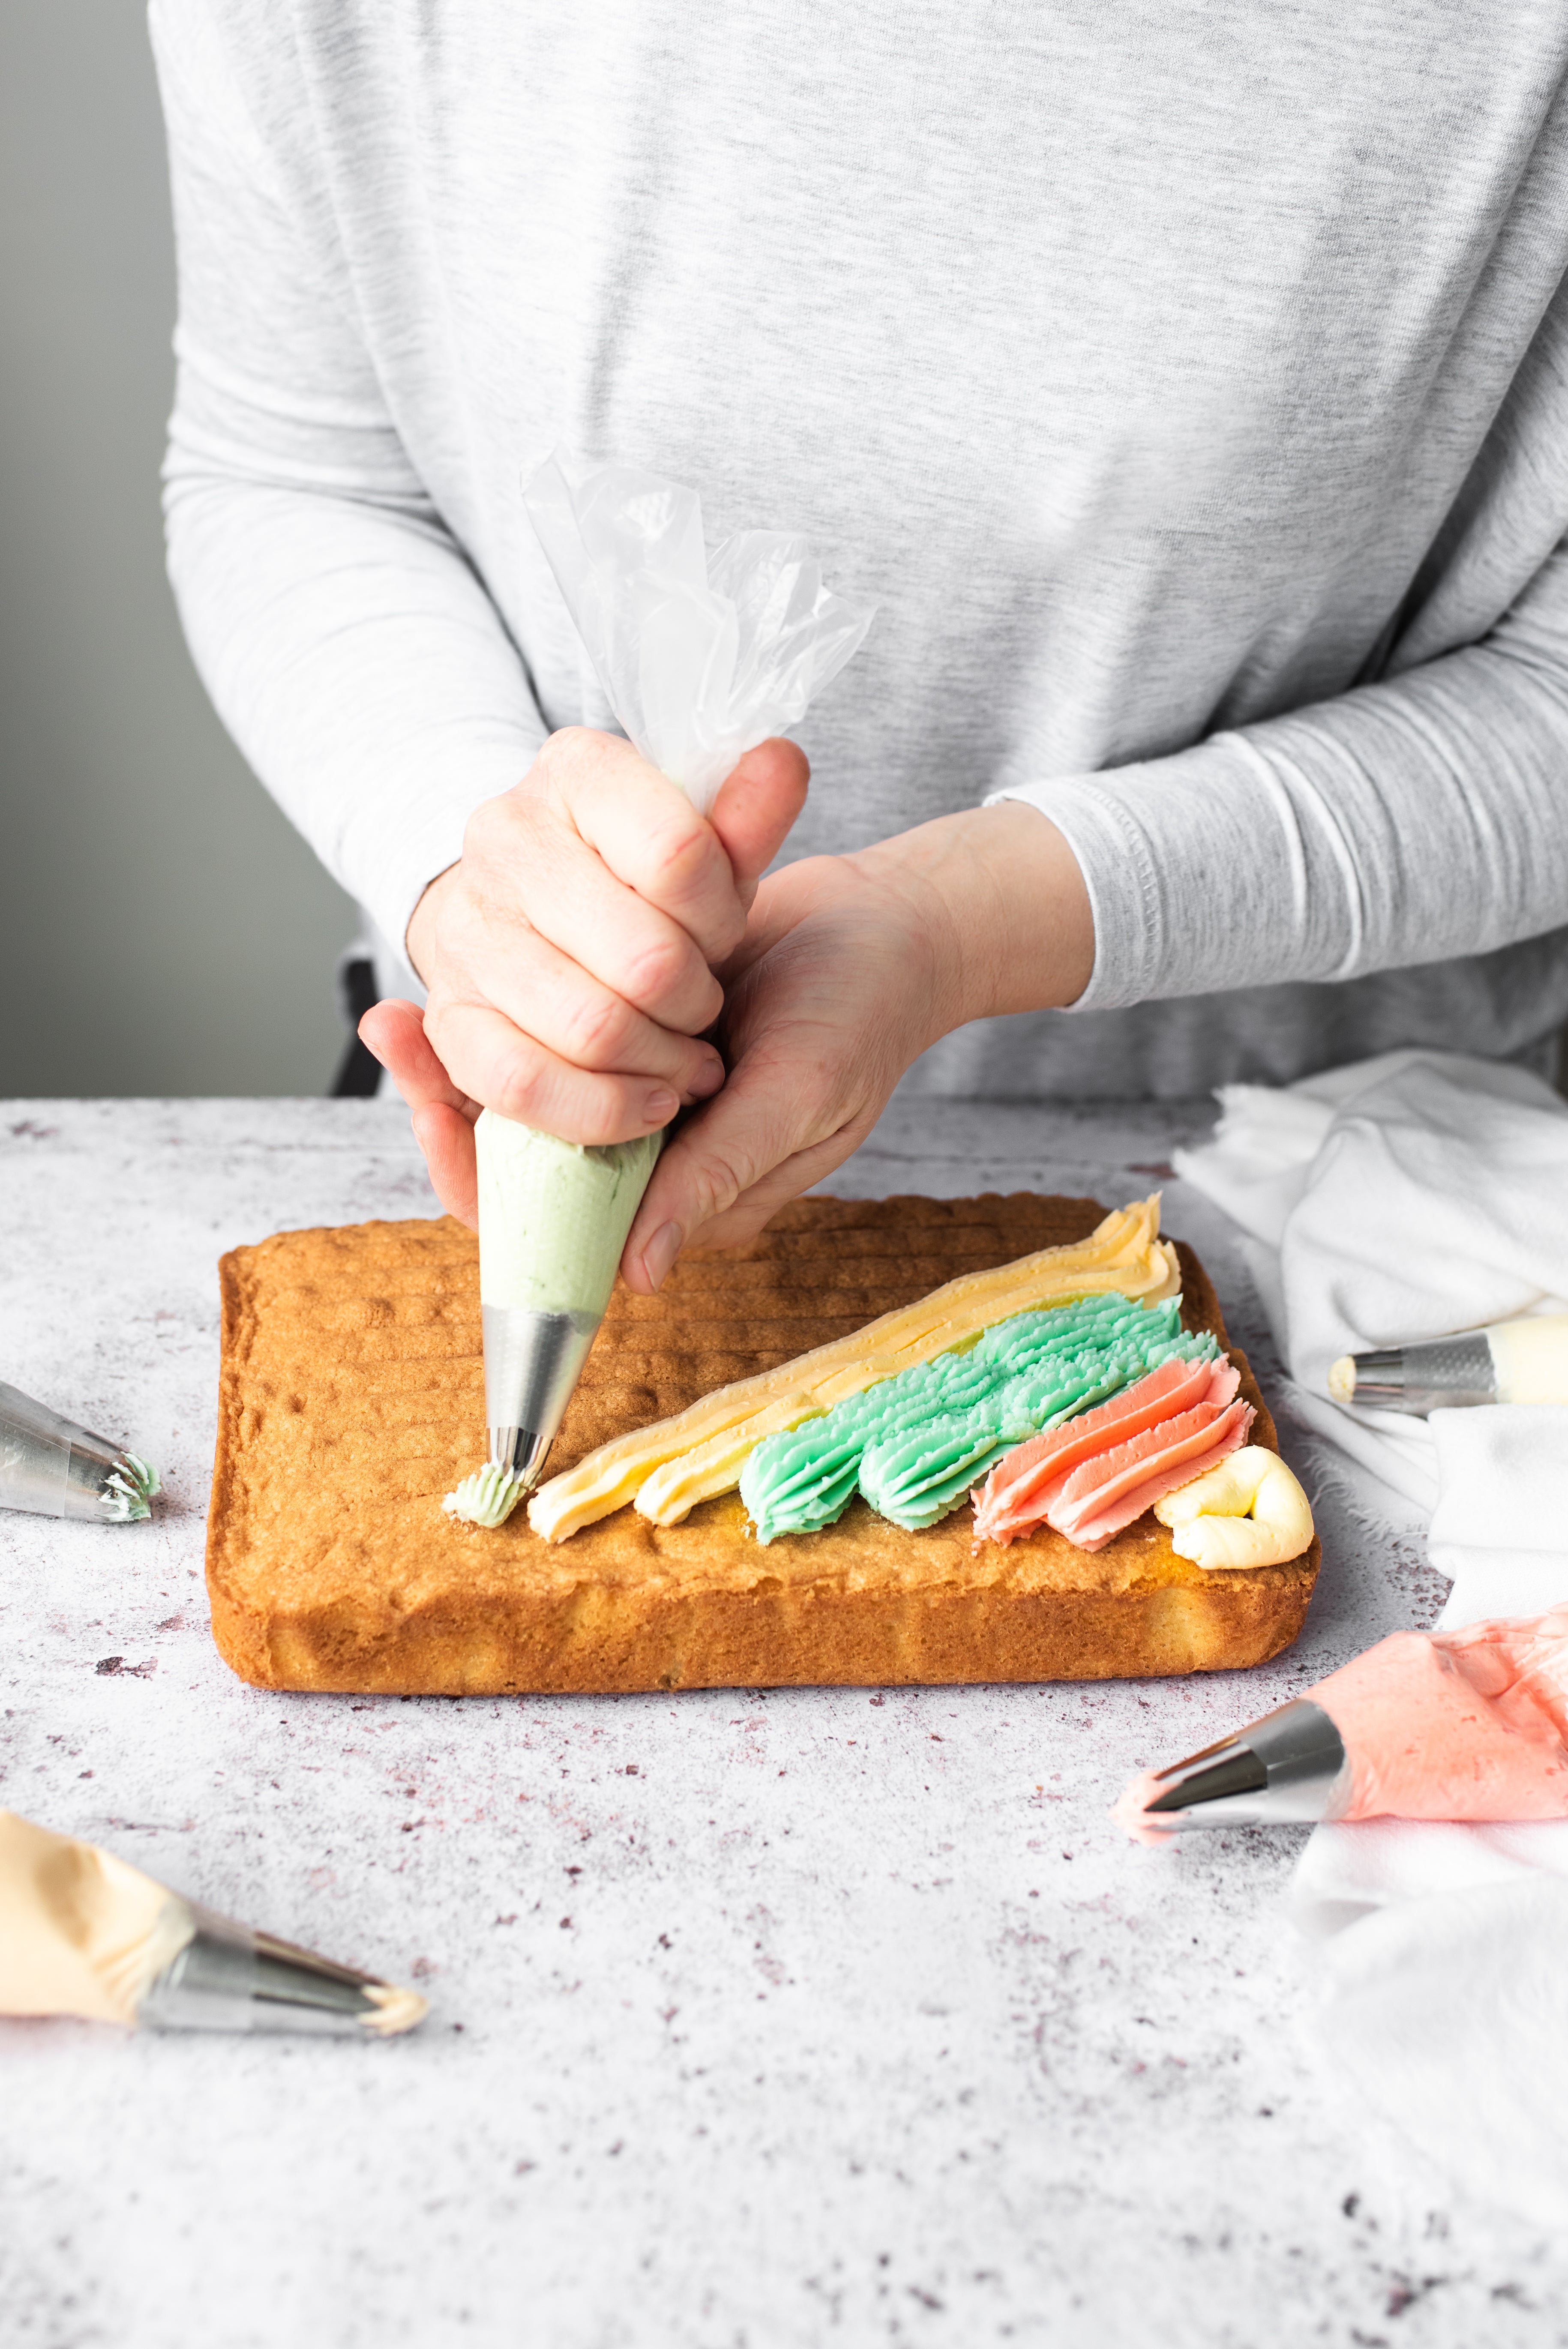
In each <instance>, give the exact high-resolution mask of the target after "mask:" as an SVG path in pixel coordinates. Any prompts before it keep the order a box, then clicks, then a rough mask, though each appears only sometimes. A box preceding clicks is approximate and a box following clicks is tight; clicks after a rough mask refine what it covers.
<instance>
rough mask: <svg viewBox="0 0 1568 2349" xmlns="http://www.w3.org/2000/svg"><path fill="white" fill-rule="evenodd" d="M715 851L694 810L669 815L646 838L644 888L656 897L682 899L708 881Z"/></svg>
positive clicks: (710, 838) (687, 809) (716, 849)
mask: <svg viewBox="0 0 1568 2349" xmlns="http://www.w3.org/2000/svg"><path fill="white" fill-rule="evenodd" d="M718 848H719V843H718V842H717V840H716V839H715V838H714V835H713V833H711V831H710V830H709V828H708V826H707V824H705V823H703V821H702V819H701V816H700V815H699V814H698V813H697V811H696V810H695V808H682V809H680V810H679V811H675V812H671V813H670V814H669V815H667V816H666V817H665V818H664V820H663V821H662V823H659V824H657V825H656V826H655V827H654V829H653V831H652V832H651V833H650V834H649V839H648V842H647V845H646V849H645V852H644V855H645V878H644V885H645V886H646V887H647V888H648V889H649V891H650V892H651V893H652V894H653V895H656V896H660V897H664V896H675V897H680V896H685V895H687V894H688V892H690V891H691V889H693V888H695V887H697V886H698V885H699V884H700V883H701V882H702V881H703V880H705V879H706V878H707V877H708V874H709V872H710V869H711V865H712V863H713V859H714V857H715V855H716V854H718Z"/></svg>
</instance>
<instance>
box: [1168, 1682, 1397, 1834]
mask: <svg viewBox="0 0 1568 2349" xmlns="http://www.w3.org/2000/svg"><path fill="white" fill-rule="evenodd" d="M1142 1783H1143V1785H1154V1786H1157V1787H1158V1789H1159V1792H1158V1794H1154V1795H1149V1796H1147V1799H1146V1800H1145V1801H1144V1803H1143V1804H1142V1806H1141V1807H1140V1811H1139V1816H1140V1817H1141V1818H1142V1819H1144V1820H1147V1823H1148V1825H1149V1826H1150V1827H1154V1828H1157V1829H1158V1831H1159V1832H1160V1833H1161V1834H1176V1835H1182V1834H1186V1833H1187V1832H1188V1831H1189V1830H1190V1829H1193V1828H1197V1827H1226V1826H1293V1825H1296V1824H1300V1823H1303V1822H1310V1823H1315V1822H1316V1821H1317V1820H1319V1819H1332V1818H1336V1817H1338V1816H1339V1814H1340V1812H1341V1811H1342V1810H1343V1808H1344V1806H1345V1803H1346V1802H1348V1800H1349V1797H1350V1763H1349V1758H1348V1756H1347V1755H1346V1754H1345V1740H1344V1739H1343V1738H1342V1737H1341V1735H1340V1733H1339V1732H1338V1730H1337V1729H1336V1728H1335V1727H1334V1723H1333V1722H1332V1721H1331V1720H1330V1718H1329V1716H1328V1714H1327V1713H1325V1712H1324V1709H1323V1707H1322V1705H1320V1704H1314V1703H1313V1702H1312V1700H1311V1698H1310V1697H1296V1698H1294V1699H1293V1701H1292V1702H1290V1703H1289V1704H1282V1705H1281V1706H1280V1707H1279V1709H1278V1711H1277V1712H1274V1713H1264V1714H1263V1716H1262V1719H1261V1720H1259V1721H1254V1722H1250V1723H1248V1725H1247V1727H1246V1728H1245V1729H1239V1730H1237V1731H1236V1732H1235V1733H1234V1734H1233V1735H1231V1736H1230V1737H1222V1738H1220V1742H1219V1743H1218V1744H1215V1745H1206V1746H1205V1747H1204V1748H1203V1750H1202V1752H1201V1753H1199V1754H1189V1755H1188V1757H1187V1759H1186V1761H1185V1762H1174V1763H1172V1764H1171V1765H1170V1767H1169V1769H1168V1770H1158V1771H1156V1772H1155V1773H1154V1774H1153V1776H1152V1778H1151V1779H1149V1780H1146V1781H1144V1782H1142ZM1124 1824H1127V1825H1133V1824H1135V1822H1134V1821H1132V1820H1131V1819H1125V1820H1124Z"/></svg>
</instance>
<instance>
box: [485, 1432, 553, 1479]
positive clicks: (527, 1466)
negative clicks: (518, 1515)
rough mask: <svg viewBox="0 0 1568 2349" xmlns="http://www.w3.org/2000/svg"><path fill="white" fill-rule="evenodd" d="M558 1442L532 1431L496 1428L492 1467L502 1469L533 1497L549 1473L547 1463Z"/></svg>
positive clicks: (492, 1443) (493, 1441)
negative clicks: (532, 1494)
mask: <svg viewBox="0 0 1568 2349" xmlns="http://www.w3.org/2000/svg"><path fill="white" fill-rule="evenodd" d="M553 1441H554V1438H553V1437H552V1436H548V1435H540V1434H539V1433H537V1432H536V1431H535V1429H534V1428H531V1427H493V1428H492V1429H491V1431H490V1465H491V1466H492V1467H493V1468H499V1469H501V1470H503V1471H504V1474H505V1475H508V1476H511V1477H514V1479H515V1480H516V1482H517V1483H518V1484H519V1485H521V1486H522V1487H523V1490H524V1492H525V1493H531V1492H532V1491H533V1489H534V1487H535V1485H536V1484H537V1483H538V1481H539V1479H540V1477H541V1476H542V1475H544V1473H545V1459H546V1458H547V1456H548V1454H549V1450H550V1445H551V1444H552V1443H553Z"/></svg>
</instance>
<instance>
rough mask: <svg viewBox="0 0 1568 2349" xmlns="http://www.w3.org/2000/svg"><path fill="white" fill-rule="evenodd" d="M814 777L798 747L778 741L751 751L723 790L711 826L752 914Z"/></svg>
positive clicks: (803, 753)
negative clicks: (761, 886)
mask: <svg viewBox="0 0 1568 2349" xmlns="http://www.w3.org/2000/svg"><path fill="white" fill-rule="evenodd" d="M810 776H811V768H810V766H809V765H808V763H807V761H806V755H805V751H804V750H802V749H801V747H800V745H799V743H798V742H787V741H785V740H784V738H783V736H782V735H774V737H773V738H772V740H769V741H766V742H759V743H758V744H757V746H756V749H755V750H748V751H746V752H745V754H744V756H743V757H742V758H741V759H739V760H738V761H736V763H735V765H734V766H733V767H732V769H731V771H730V772H729V773H728V774H727V775H726V776H725V778H724V780H723V781H722V783H721V784H720V786H719V796H718V798H717V799H716V800H715V801H714V802H713V805H712V808H711V811H710V813H709V817H708V821H709V823H711V825H712V827H713V829H714V831H715V832H716V833H718V835H719V838H720V840H721V841H722V843H723V847H724V854H726V855H727V856H728V858H729V860H730V865H731V869H732V872H733V874H734V875H735V887H736V888H737V890H738V891H739V892H740V897H741V903H742V905H744V906H746V907H748V908H749V907H750V905H751V902H752V899H753V897H754V896H755V895H756V894H757V884H758V882H759V881H760V880H761V879H762V877H763V874H764V873H765V872H766V870H767V868H768V866H769V865H770V864H772V863H773V860H774V857H775V856H776V855H777V854H778V853H779V850H780V849H781V848H782V847H783V846H784V842H785V840H786V838H787V837H788V835H789V830H790V826H791V825H792V824H793V823H794V820H795V818H796V816H797V815H799V813H800V812H801V810H802V808H803V807H804V806H805V792H806V784H807V782H808V781H809V780H810Z"/></svg>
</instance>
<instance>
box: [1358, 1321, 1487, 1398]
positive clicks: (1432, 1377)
mask: <svg viewBox="0 0 1568 2349" xmlns="http://www.w3.org/2000/svg"><path fill="white" fill-rule="evenodd" d="M1328 1391H1329V1393H1330V1394H1331V1395H1332V1396H1333V1398H1334V1402H1360V1403H1376V1404H1379V1405H1380V1406H1381V1408H1382V1409H1383V1410H1384V1411H1403V1412H1408V1413H1411V1414H1413V1415H1414V1416H1415V1417H1417V1418H1423V1419H1424V1418H1425V1417H1426V1414H1427V1413H1428V1412H1429V1411H1451V1410H1458V1409H1462V1408H1464V1407H1465V1406H1466V1405H1468V1404H1470V1403H1481V1402H1499V1401H1501V1397H1500V1395H1499V1393H1498V1378H1497V1365H1496V1362H1495V1361H1494V1360H1493V1357H1492V1350H1491V1346H1490V1342H1489V1340H1488V1338H1487V1334H1486V1331H1485V1330H1467V1331H1466V1332H1465V1333H1464V1335H1463V1336H1462V1337H1459V1338H1433V1339H1430V1340H1428V1341H1427V1342H1426V1343H1425V1344H1423V1345H1417V1346H1382V1347H1379V1348H1377V1349H1376V1351H1374V1352H1372V1353H1368V1354H1343V1355H1341V1357H1340V1359H1339V1361H1337V1362H1335V1363H1334V1367H1333V1369H1332V1370H1331V1371H1329V1374H1328Z"/></svg>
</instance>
